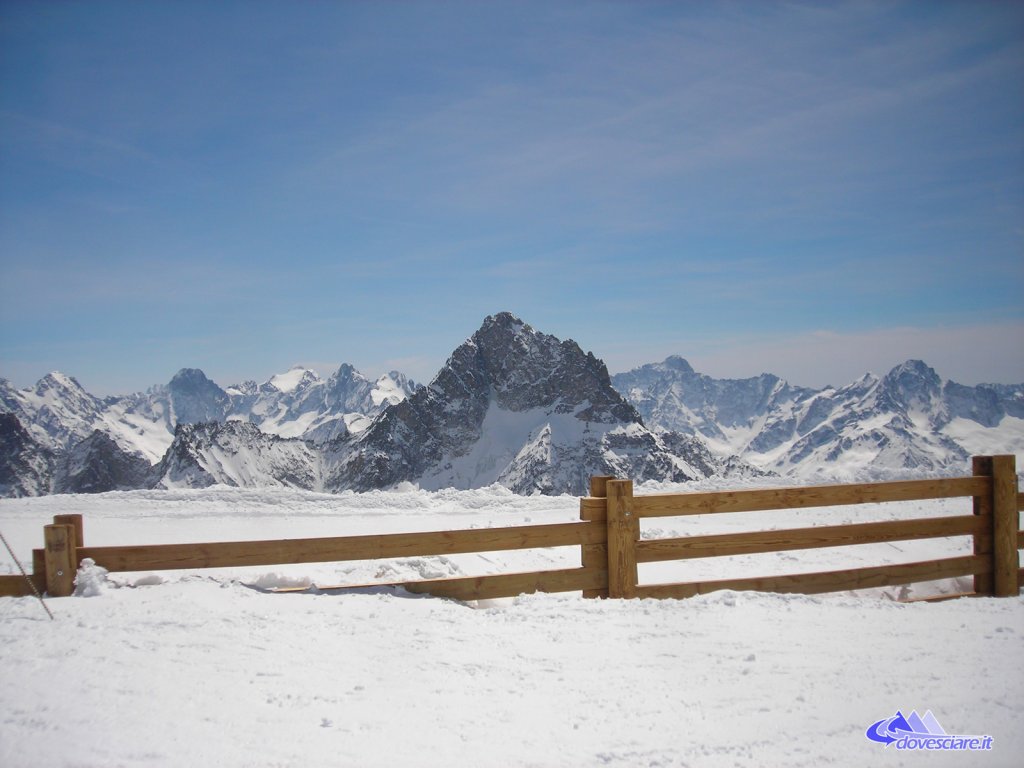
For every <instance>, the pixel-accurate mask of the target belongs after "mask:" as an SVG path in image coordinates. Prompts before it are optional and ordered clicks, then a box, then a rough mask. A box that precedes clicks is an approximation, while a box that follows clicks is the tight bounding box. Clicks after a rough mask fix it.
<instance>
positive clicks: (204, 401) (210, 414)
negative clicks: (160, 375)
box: [167, 368, 231, 424]
mask: <svg viewBox="0 0 1024 768" xmlns="http://www.w3.org/2000/svg"><path fill="white" fill-rule="evenodd" d="M167 390H168V392H169V394H170V400H171V407H172V408H173V412H174V419H173V422H174V423H175V424H197V423H200V422H204V421H219V420H221V419H223V418H224V416H225V414H226V413H227V412H228V410H229V408H230V407H231V398H230V397H228V394H227V392H225V391H224V390H223V389H221V388H220V387H218V386H217V385H216V384H215V383H214V382H213V381H211V380H210V379H208V378H207V377H206V374H205V373H203V372H202V371H201V370H199V369H198V368H182V369H181V370H180V371H178V372H177V373H176V374H174V377H173V378H172V379H171V381H170V383H168V385H167Z"/></svg>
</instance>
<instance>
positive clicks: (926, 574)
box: [636, 555, 990, 598]
mask: <svg viewBox="0 0 1024 768" xmlns="http://www.w3.org/2000/svg"><path fill="white" fill-rule="evenodd" d="M989 567H990V561H989V559H988V558H987V557H985V556H984V555H966V556H964V557H953V558H947V559H943V560H932V561H929V562H922V563H903V564H899V565H883V566H878V567H872V568H856V569H853V570H844V571H827V572H819V573H800V574H793V575H789V576H762V577H755V578H742V579H721V580H717V581H703V582H686V583H681V584H652V585H643V586H640V587H638V588H637V591H636V594H637V597H657V598H685V597H693V596H694V595H703V594H707V593H708V592H715V591H718V590H723V589H731V590H736V591H738V592H739V591H747V590H753V591H757V592H796V593H801V594H808V595H812V594H819V593H823V592H842V591H847V590H853V589H869V588H873V587H887V586H894V585H897V584H910V583H913V582H915V581H933V580H936V579H948V578H954V577H957V576H968V575H970V574H975V573H981V572H982V571H984V570H985V569H987V568H989Z"/></svg>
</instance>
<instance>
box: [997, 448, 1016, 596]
mask: <svg viewBox="0 0 1024 768" xmlns="http://www.w3.org/2000/svg"><path fill="white" fill-rule="evenodd" d="M1017 520H1018V514H1017V459H1016V457H1015V456H1014V455H1012V454H1010V455H1003V456H993V457H992V582H993V584H992V587H993V589H992V593H993V594H994V595H995V596H996V597H1015V596H1016V595H1017V593H1018V592H1019V590H1020V585H1019V584H1018V583H1017V569H1018V564H1017Z"/></svg>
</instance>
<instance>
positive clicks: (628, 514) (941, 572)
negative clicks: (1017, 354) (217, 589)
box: [0, 455, 1024, 600]
mask: <svg viewBox="0 0 1024 768" xmlns="http://www.w3.org/2000/svg"><path fill="white" fill-rule="evenodd" d="M971 466H972V475H971V476H970V477H960V478H937V479H928V480H901V481H895V482H883V483H852V484H847V485H819V486H808V487H797V488H765V489H755V490H750V489H747V490H735V491H712V492H698V493H681V494H655V495H650V496H634V495H633V483H632V481H630V480H618V479H616V478H613V477H607V476H602V477H594V478H591V486H590V495H589V496H585V497H583V498H581V499H580V501H579V518H580V519H579V521H576V522H565V523H553V524H543V525H523V526H513V527H509V528H477V529H468V530H449V531H425V532H417V533H391V534H379V535H362V536H334V537H324V538H310V539H285V540H269V541H222V542H206V543H189V544H158V545H140V546H116V547H97V546H86V545H85V536H84V528H83V524H82V519H81V516H80V515H58V516H56V517H55V518H54V521H53V524H52V525H47V526H45V528H44V532H45V537H44V543H45V547H44V548H42V549H34V550H33V551H32V570H33V574H32V575H31V576H30V578H31V579H32V580H33V583H34V584H36V585H37V586H38V588H39V590H40V591H41V592H42V591H44V590H45V591H47V592H49V594H50V595H51V596H60V595H67V594H70V593H71V592H72V590H73V584H74V576H75V571H76V570H77V567H78V564H79V563H80V562H81V560H83V559H84V558H91V559H92V560H93V561H95V562H96V564H97V565H99V566H102V567H103V568H106V569H107V570H108V571H112V572H125V571H161V570H177V569H202V568H230V567H235V568H237V567H250V566H267V565H291V564H300V563H319V562H342V561H353V560H378V559H387V558H401V557H427V556H436V555H457V554H470V553H479V552H494V551H503V550H518V549H533V548H550V547H579V548H580V565H581V567H576V568H563V569H558V570H549V571H532V572H528V573H499V574H492V575H486V576H459V577H454V578H448V579H432V580H426V581H408V582H393V583H390V584H378V585H362V586H400V587H403V588H405V589H406V590H408V591H410V592H416V593H429V594H432V595H438V596H445V597H452V598H456V599H460V600H479V599H486V598H493V597H509V596H513V595H517V594H522V593H524V592H534V591H544V592H560V591H582V592H583V595H584V597H591V598H596V597H608V596H611V597H613V598H615V597H622V598H629V597H689V596H692V595H696V594H703V593H704V592H708V591H714V590H718V589H735V590H743V589H749V590H760V591H770V592H805V593H818V592H834V591H842V590H854V589H864V588H868V587H881V586H894V585H900V584H908V583H911V582H915V581H931V580H936V579H945V578H954V577H960V576H973V577H974V578H973V580H974V592H975V593H976V594H986V595H997V596H1008V595H1016V594H1018V593H1019V589H1020V585H1021V583H1022V580H1024V568H1020V554H1019V550H1020V549H1022V548H1024V530H1021V525H1020V512H1021V511H1024V493H1020V491H1019V488H1018V482H1017V475H1016V463H1015V457H1014V456H1012V455H1002V456H975V457H973V458H972V462H971ZM957 497H969V498H970V499H971V504H972V512H973V514H965V515H954V516H947V517H933V518H917V519H910V520H887V521H881V522H868V523H855V524H848V525H818V526H810V527H803V528H789V529H782V530H767V531H766V530H760V531H746V532H741V533H724V534H713V535H699V536H686V537H679V538H669V539H642V538H641V536H640V524H639V520H640V519H641V518H657V517H670V516H677V515H706V514H718V513H729V512H756V511H769V510H782V509H804V508H812V507H833V506H842V505H851V504H878V503H887V502H903V501H918V500H932V499H946V498H957ZM955 536H970V537H972V542H971V544H972V550H973V554H972V555H967V556H963V557H953V558H945V559H940V560H935V561H931V562H920V563H904V564H899V565H882V566H877V567H869V568H856V569H848V570H836V571H824V572H819V573H802V574H792V575H774V576H758V577H741V578H735V579H720V580H714V581H699V582H694V581H690V582H683V583H679V584H654V585H641V584H639V576H638V568H637V564H638V563H654V562H663V561H668V560H689V559H694V558H705V557H723V556H732V555H752V554H760V553H767V552H783V551H789V550H802V549H819V548H824V547H845V546H856V545H861V544H880V543H886V542H895V541H910V540H919V539H929V538H948V537H955ZM351 588H353V587H320V589H321V590H322V591H330V590H334V589H351ZM29 592H30V589H29V587H28V584H27V583H26V581H25V579H23V578H21V577H17V576H0V596H5V595H18V596H22V595H27V594H29Z"/></svg>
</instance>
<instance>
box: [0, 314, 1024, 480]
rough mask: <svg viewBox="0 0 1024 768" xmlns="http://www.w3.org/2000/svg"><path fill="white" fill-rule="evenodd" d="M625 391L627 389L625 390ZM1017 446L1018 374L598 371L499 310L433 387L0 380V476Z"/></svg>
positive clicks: (748, 464)
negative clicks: (111, 392) (800, 378)
mask: <svg viewBox="0 0 1024 768" xmlns="http://www.w3.org/2000/svg"><path fill="white" fill-rule="evenodd" d="M620 393H621V394H620ZM982 453H988V454H991V453H1016V454H1018V455H1020V456H1021V457H1022V459H1024V384H1021V385H990V384H982V385H979V386H976V387H969V386H964V385H961V384H957V383H956V382H952V381H947V380H943V379H941V378H940V377H939V376H938V374H937V373H936V372H935V371H934V370H932V369H931V368H929V367H928V366H927V365H925V364H924V363H923V362H921V361H919V360H910V361H907V362H906V363H903V364H902V365H899V366H897V367H895V368H894V369H893V370H891V371H889V372H888V373H887V374H886V375H885V376H882V377H878V376H874V375H871V374H867V375H865V376H863V377H861V378H860V379H858V380H857V381H855V382H852V383H851V384H848V385H846V386H842V387H826V388H824V389H809V388H805V387H796V386H793V385H791V384H789V383H788V382H786V381H784V380H782V379H780V378H779V377H777V376H773V375H771V374H767V373H765V374H762V375H760V376H756V377H751V378H747V379H714V378H712V377H710V376H706V375H704V374H700V373H698V372H696V371H695V370H694V369H693V367H692V366H690V364H689V363H687V362H686V360H684V359H683V358H681V357H669V358H668V359H666V360H665V361H663V362H661V363H652V364H649V365H644V366H641V367H640V368H637V369H635V370H633V371H629V372H627V373H621V374H618V375H616V376H615V377H609V375H608V371H607V368H606V367H605V365H604V363H602V362H601V361H600V360H599V359H597V358H596V357H595V356H594V355H593V354H592V353H589V352H586V353H585V352H584V351H583V350H582V349H580V347H579V345H578V344H576V342H574V341H572V340H566V341H562V340H559V339H558V338H556V337H554V336H551V335H548V334H544V333H541V332H539V331H537V330H535V329H534V328H532V327H531V326H529V325H527V324H526V323H524V322H523V321H522V320H520V319H519V318H517V317H515V316H513V315H511V314H509V313H507V312H503V313H500V314H497V315H494V316H491V317H488V318H486V319H485V320H484V322H483V324H482V326H481V327H480V329H479V330H477V331H476V332H475V333H474V334H473V335H472V336H471V337H470V338H469V339H467V340H466V341H465V342H464V343H463V344H462V345H460V346H459V347H458V348H457V349H456V350H455V351H454V352H453V353H452V355H451V357H450V358H449V359H448V361H447V362H446V364H445V365H444V367H443V368H442V369H441V370H440V371H439V372H438V374H437V375H436V376H435V377H434V379H433V380H432V381H431V383H430V385H429V386H427V387H421V386H418V385H416V384H415V383H414V382H412V381H410V380H409V379H407V378H406V377H405V376H403V375H402V374H400V373H398V372H395V371H392V372H391V373H389V374H386V375H384V376H381V377H379V378H378V379H376V380H375V381H371V380H369V379H367V378H366V377H365V376H363V375H362V374H361V373H359V371H357V370H356V369H355V368H353V367H352V366H351V365H347V364H346V365H342V366H340V367H339V368H338V370H337V371H335V372H334V373H333V374H331V376H330V377H328V378H326V379H324V378H321V377H320V376H319V375H318V374H317V373H316V372H315V371H312V370H310V369H308V368H304V367H302V366H297V367H294V368H292V369H291V370H289V371H286V372H284V373H281V374H277V375H275V376H272V377H271V378H270V379H269V380H267V381H265V382H264V383H262V384H257V383H256V382H253V381H247V382H243V383H241V384H237V385H234V386H230V387H227V388H226V389H223V388H221V387H220V386H219V385H217V384H216V383H215V382H213V381H212V380H210V379H209V378H208V377H207V376H206V375H205V374H204V373H203V372H202V371H200V370H198V369H194V368H184V369H182V370H180V371H179V372H178V373H177V374H175V375H174V377H173V378H172V379H171V381H170V382H169V383H168V384H166V385H159V386H154V387H152V388H150V389H149V390H147V391H146V392H141V393H136V394H133V395H128V396H125V397H108V398H102V399H101V398H97V397H95V396H93V395H90V394H89V393H88V392H86V391H85V390H84V389H83V388H82V387H81V385H80V384H79V383H78V382H77V381H75V379H73V378H71V377H70V376H66V375H64V374H60V373H51V374H48V375H47V376H45V377H44V378H43V379H41V380H40V381H39V382H38V383H37V384H36V385H35V387H33V388H30V389H25V390H17V389H15V388H14V387H12V386H11V385H10V383H9V382H7V381H5V380H3V379H0V494H3V495H36V494H44V493H50V492H53V491H56V492H98V491H104V490H114V489H119V488H142V487H152V486H154V485H158V486H160V487H184V486H188V487H192V486H199V487H202V486H207V485H211V484H215V483H223V484H227V485H238V486H248V487H256V486H263V485H287V486H294V487H298V488H306V489H316V490H327V491H342V490H347V489H352V490H369V489H377V488H390V487H394V486H396V485H398V484H401V483H406V482H411V483H415V484H417V485H419V486H420V487H422V488H425V489H428V490H433V489H439V488H447V487H454V488H463V489H467V488H476V487H482V486H487V485H490V484H493V483H500V484H502V485H504V486H506V487H508V488H509V489H511V490H513V491H515V492H516V493H521V494H532V493H545V494H557V493H570V494H582V493H585V492H586V490H587V486H588V481H589V478H590V476H591V475H595V474H607V475H615V476H617V477H628V478H631V479H633V480H636V481H643V480H648V479H651V480H672V481H685V480H689V479H696V478H703V477H708V476H711V475H728V476H756V475H758V474H765V473H778V474H784V475H791V476H794V477H799V478H810V479H820V480H822V481H834V480H842V479H852V478H862V477H865V476H877V477H885V476H906V475H907V474H908V473H909V474H917V473H930V474H949V473H951V472H952V473H957V474H959V473H962V472H963V471H964V467H965V465H966V460H967V458H968V457H969V456H970V455H972V454H982Z"/></svg>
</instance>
